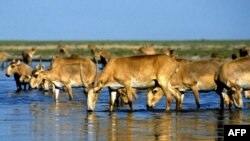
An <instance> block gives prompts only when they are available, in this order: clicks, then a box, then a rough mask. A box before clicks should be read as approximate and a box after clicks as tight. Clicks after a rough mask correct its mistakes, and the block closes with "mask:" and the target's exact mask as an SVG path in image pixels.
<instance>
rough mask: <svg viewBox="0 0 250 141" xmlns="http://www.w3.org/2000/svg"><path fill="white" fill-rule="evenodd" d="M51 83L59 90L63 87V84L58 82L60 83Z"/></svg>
mask: <svg viewBox="0 0 250 141" xmlns="http://www.w3.org/2000/svg"><path fill="white" fill-rule="evenodd" d="M52 83H53V84H54V85H55V86H56V87H59V88H61V87H63V86H64V85H63V83H62V82H60V81H52Z"/></svg>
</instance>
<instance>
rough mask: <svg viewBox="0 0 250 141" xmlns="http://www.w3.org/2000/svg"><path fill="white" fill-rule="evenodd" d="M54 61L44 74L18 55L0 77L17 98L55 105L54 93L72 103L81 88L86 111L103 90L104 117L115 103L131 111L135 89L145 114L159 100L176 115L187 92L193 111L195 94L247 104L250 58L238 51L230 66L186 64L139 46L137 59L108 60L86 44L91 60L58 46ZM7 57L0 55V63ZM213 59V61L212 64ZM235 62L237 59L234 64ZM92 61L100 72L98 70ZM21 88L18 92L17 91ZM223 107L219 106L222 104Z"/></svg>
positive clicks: (28, 54) (222, 62) (27, 55)
mask: <svg viewBox="0 0 250 141" xmlns="http://www.w3.org/2000/svg"><path fill="white" fill-rule="evenodd" d="M58 49H59V53H60V55H59V56H57V58H55V59H53V60H52V61H51V64H50V67H49V68H47V69H46V68H45V67H44V66H43V65H42V64H41V62H40V64H39V65H38V66H36V67H35V68H32V67H31V66H30V65H31V63H32V57H33V55H34V54H35V53H37V50H36V48H32V49H30V50H24V51H23V52H22V56H23V62H21V61H20V60H16V59H13V60H12V61H11V62H10V63H9V65H8V66H7V69H6V76H8V77H10V76H11V75H14V79H15V82H16V87H17V90H16V91H17V92H20V91H21V90H23V89H24V90H25V89H26V85H29V89H33V88H40V87H42V88H44V90H48V89H50V88H51V89H52V92H53V95H54V100H55V102H58V101H59V90H60V88H62V87H63V88H64V89H66V90H67V91H68V95H69V100H73V98H74V96H73V92H72V87H82V88H83V93H84V94H85V95H86V97H87V110H88V111H94V110H95V107H96V102H97V100H98V98H99V96H100V94H101V91H102V90H103V89H104V88H106V87H107V88H109V95H110V102H109V103H110V106H109V111H113V110H114V106H115V102H117V100H118V99H119V98H120V99H121V101H122V102H124V103H127V104H128V105H129V106H130V109H131V111H133V110H134V107H133V102H132V101H133V99H136V98H137V97H138V96H137V94H136V90H137V89H142V90H147V108H153V107H154V106H155V105H156V103H157V102H158V101H159V100H160V99H161V98H162V96H163V95H164V94H165V96H166V110H167V111H169V110H170V106H171V103H172V101H173V99H172V97H174V99H175V100H176V110H181V108H182V103H183V100H184V93H185V92H186V91H190V90H191V91H192V92H193V94H194V98H195V102H196V105H197V108H200V99H199V92H209V91H215V92H216V93H217V94H218V96H219V98H220V108H221V109H223V108H224V105H226V106H227V107H228V108H231V106H232V105H234V106H235V107H236V108H242V107H243V100H242V99H243V97H242V93H243V92H245V97H246V98H250V92H249V91H248V90H249V89H250V57H248V55H249V54H248V51H249V50H248V49H247V48H242V49H240V50H239V53H240V58H237V56H236V55H235V54H233V55H232V60H229V59H222V58H221V57H216V56H217V54H212V55H211V59H206V60H188V59H183V58H179V57H176V56H175V55H174V54H173V53H174V50H173V49H169V48H167V49H165V50H163V52H162V53H160V54H158V53H156V51H155V50H154V48H153V47H152V46H150V45H144V46H143V47H141V48H140V49H138V51H140V52H142V53H143V55H135V56H127V57H117V56H116V57H114V56H112V55H111V53H110V52H108V51H107V50H104V49H99V48H97V47H96V46H95V45H93V44H90V45H89V46H88V49H90V50H91V52H92V56H93V58H94V59H92V60H91V59H88V58H87V57H79V56H70V54H69V52H68V50H67V49H68V48H67V47H65V46H63V45H59V46H58ZM8 57H9V55H8V54H7V53H1V52H0V59H1V61H6V60H7V59H8ZM218 58H219V59H218ZM236 58H237V59H236ZM98 60H100V62H101V64H102V66H103V69H101V70H100V71H99V70H98ZM22 85H23V86H24V88H22ZM224 103H225V104H224Z"/></svg>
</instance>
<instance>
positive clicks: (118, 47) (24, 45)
mask: <svg viewBox="0 0 250 141" xmlns="http://www.w3.org/2000/svg"><path fill="white" fill-rule="evenodd" d="M59 44H64V45H66V46H67V48H68V50H69V52H70V54H75V55H80V56H87V57H90V55H91V53H90V50H89V49H87V46H88V45H89V44H95V45H96V46H97V47H98V48H103V49H106V50H109V51H110V52H111V53H112V54H113V55H114V56H127V55H135V54H136V53H134V52H133V49H138V48H139V47H141V46H142V45H144V44H151V45H153V47H155V48H156V49H157V51H158V53H161V51H162V50H163V49H164V48H172V49H174V50H175V54H177V55H178V56H179V57H186V58H188V57H193V56H198V57H201V58H209V57H210V55H211V54H212V53H214V52H216V53H219V54H220V55H221V56H223V57H225V58H230V57H231V54H232V53H238V50H239V49H240V48H242V47H250V40H187V41H163V40H160V41H149V40H142V41H136V40H128V41H123V40H120V41H119V40H118V41H112V40H104V41H18V40H15V41H0V51H6V52H8V53H9V54H11V56H12V57H20V55H21V50H24V49H28V48H32V47H35V48H37V53H36V55H39V56H40V55H41V56H43V57H45V58H46V57H47V58H48V57H51V56H54V55H55V54H57V53H58V49H57V45H59Z"/></svg>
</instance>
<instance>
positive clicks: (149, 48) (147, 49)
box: [139, 44, 156, 55]
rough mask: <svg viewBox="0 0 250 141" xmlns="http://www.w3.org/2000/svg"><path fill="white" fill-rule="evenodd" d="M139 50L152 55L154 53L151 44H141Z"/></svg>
mask: <svg viewBox="0 0 250 141" xmlns="http://www.w3.org/2000/svg"><path fill="white" fill-rule="evenodd" d="M139 51H140V52H142V53H143V54H145V55H154V54H156V50H155V49H154V47H153V46H152V45H148V44H146V45H143V46H142V47H141V48H140V49H139Z"/></svg>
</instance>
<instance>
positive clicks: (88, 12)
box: [0, 0, 250, 40]
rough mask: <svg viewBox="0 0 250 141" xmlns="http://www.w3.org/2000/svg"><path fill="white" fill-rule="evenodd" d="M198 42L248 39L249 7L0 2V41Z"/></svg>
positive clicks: (161, 0)
mask: <svg viewBox="0 0 250 141" xmlns="http://www.w3.org/2000/svg"><path fill="white" fill-rule="evenodd" d="M199 39H210V40H212V39H217V40H221V39H222V40H224V39H235V40H237V39H250V1H249V0H1V2H0V40H199Z"/></svg>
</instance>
